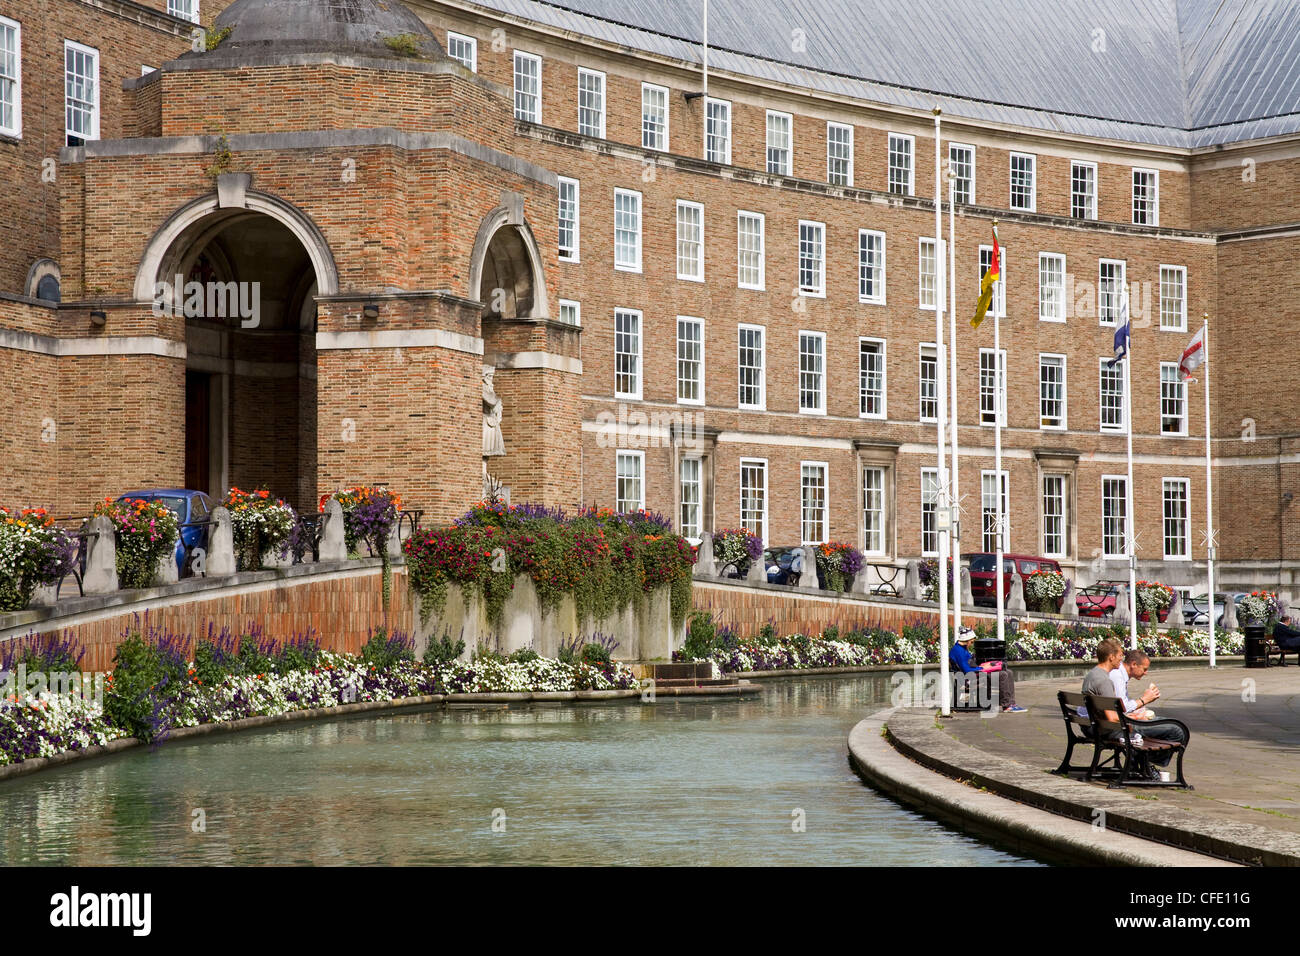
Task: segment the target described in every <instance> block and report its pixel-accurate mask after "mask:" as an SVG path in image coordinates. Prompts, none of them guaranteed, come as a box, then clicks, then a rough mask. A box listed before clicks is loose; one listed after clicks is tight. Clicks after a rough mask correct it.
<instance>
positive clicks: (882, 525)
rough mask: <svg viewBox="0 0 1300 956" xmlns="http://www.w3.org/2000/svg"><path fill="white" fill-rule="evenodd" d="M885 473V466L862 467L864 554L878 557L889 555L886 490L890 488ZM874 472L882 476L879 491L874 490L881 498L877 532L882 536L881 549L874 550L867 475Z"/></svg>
mask: <svg viewBox="0 0 1300 956" xmlns="http://www.w3.org/2000/svg"><path fill="white" fill-rule="evenodd" d="M885 471H886V469H885V466H884V465H863V466H862V475H861V481H860V485H861V491H862V553H863V554H869V555H873V556H877V555H885V554H888V553H889V551H888V549H887V541H886V540H885V535H886V529H887V528H888V520H889V513H888V502H887V500H886V498H885V489H886V488H887V487H888V486H887V484H886V481H887V478H886V476H885ZM873 472H874V473H876V474H878V475H879V476H880V487H879V488H878V489H874V490H875V493H877V494H879V496H880V509H879V516H880V519H879V527H878V528H877V530H876V532H875V533H876V534H878V535H879V536H880V547H879V548H873V547H872V546H871V544H872V541H871V535H872V533H873V532H872V530H871V523H870V522H869V521H868V520H867V515H868V513H871V509H870V508H868V507H867V500H868V499H867V475H869V474H871V473H873Z"/></svg>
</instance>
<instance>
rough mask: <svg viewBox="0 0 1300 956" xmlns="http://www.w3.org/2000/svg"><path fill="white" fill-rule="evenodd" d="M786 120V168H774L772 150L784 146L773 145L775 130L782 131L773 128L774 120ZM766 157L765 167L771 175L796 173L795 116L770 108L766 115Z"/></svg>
mask: <svg viewBox="0 0 1300 956" xmlns="http://www.w3.org/2000/svg"><path fill="white" fill-rule="evenodd" d="M773 120H777V121H778V123H779V121H781V120H784V121H785V146H784V150H785V164H784V168H773V162H772V152H773V150H777V151H778V152H779V151H780V150H781V149H782V148H783V147H781V146H773V145H772V134H773V132H776V133H780V130H779V129H775V130H774V129H773V126H772V121H773ZM764 130H765V136H764V157H765V160H766V161H765V168H766V169H767V173H768V175H769V176H784V177H787V178H788V177H791V176H793V175H794V116H793V115H792V114H790V113H786V112H783V111H781V110H768V111H767V113H766V116H765V117H764Z"/></svg>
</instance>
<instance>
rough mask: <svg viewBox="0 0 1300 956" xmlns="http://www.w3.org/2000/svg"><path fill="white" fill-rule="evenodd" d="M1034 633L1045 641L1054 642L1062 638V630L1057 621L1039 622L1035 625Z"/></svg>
mask: <svg viewBox="0 0 1300 956" xmlns="http://www.w3.org/2000/svg"><path fill="white" fill-rule="evenodd" d="M1034 633H1035V634H1037V635H1038V636H1039V637H1041V638H1043V639H1044V640H1048V641H1054V640H1056V639H1057V638H1059V637H1060V636H1061V629H1060V627H1058V626H1057V624H1056V622H1055V621H1039V622H1038V623H1037V624H1036V625H1034Z"/></svg>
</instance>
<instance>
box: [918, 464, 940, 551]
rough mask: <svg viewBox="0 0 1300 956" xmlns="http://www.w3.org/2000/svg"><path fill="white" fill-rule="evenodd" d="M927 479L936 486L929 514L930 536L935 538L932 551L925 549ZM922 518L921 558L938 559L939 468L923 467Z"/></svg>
mask: <svg viewBox="0 0 1300 956" xmlns="http://www.w3.org/2000/svg"><path fill="white" fill-rule="evenodd" d="M926 478H929V479H930V481H931V484H932V485H933V486H934V491H933V492H932V494H933V496H934V500H933V501H932V502H930V512H929V514H930V523H931V525H932V528H931V531H930V534H931V535H932V536H933V537H934V547H933V548H932V549H928V550H927V549H926V547H925V538H926V532H925V516H926V503H925V498H926V494H925V482H926ZM920 516H921V557H923V558H937V557H938V556H939V469H938V468H935V467H926V466H924V465H923V466H922V467H921V512H920Z"/></svg>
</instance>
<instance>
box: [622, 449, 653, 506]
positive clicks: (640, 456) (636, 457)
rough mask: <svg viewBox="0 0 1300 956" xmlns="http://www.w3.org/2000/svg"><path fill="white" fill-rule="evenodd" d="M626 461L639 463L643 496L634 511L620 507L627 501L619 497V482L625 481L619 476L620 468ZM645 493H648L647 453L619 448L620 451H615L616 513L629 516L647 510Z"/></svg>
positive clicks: (640, 485)
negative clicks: (620, 512)
mask: <svg viewBox="0 0 1300 956" xmlns="http://www.w3.org/2000/svg"><path fill="white" fill-rule="evenodd" d="M624 460H632V461H636V462H637V463H638V466H637V467H638V472H637V484H638V485H639V487H640V491H641V495H640V498H639V499H638V501H637V507H636V508H633V509H620V507H619V505H620V504H621V503H622V502H623V501H624V500H625V499H623V498H621V497H619V482H621V481H622V480H623V476H622V475H621V474H619V466H620V464H621V463H622V462H623V461H624ZM645 492H646V488H645V452H644V451H641V450H639V449H625V448H618V449H615V451H614V510H615V511H622V513H624V514H627V513H630V512H633V513H634V512H635V511H637V510H644V509H645V499H646V493H645Z"/></svg>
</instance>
